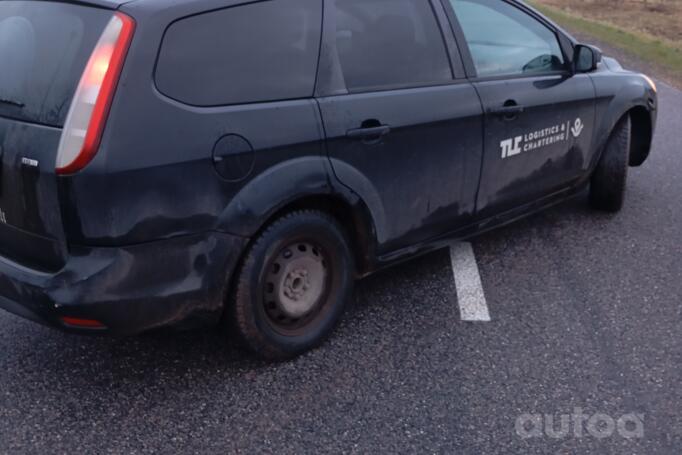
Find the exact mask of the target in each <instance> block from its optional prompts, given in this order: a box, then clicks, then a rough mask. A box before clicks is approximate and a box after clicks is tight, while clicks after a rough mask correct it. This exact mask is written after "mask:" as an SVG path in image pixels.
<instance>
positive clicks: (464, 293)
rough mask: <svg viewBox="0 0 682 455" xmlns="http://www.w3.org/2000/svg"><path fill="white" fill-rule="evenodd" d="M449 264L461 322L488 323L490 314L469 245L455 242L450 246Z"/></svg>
mask: <svg viewBox="0 0 682 455" xmlns="http://www.w3.org/2000/svg"><path fill="white" fill-rule="evenodd" d="M450 262H451V263H452V273H453V274H454V276H455V286H456V288H457V302H458V303H459V313H460V315H461V317H462V321H472V322H477V321H480V322H489V321H490V312H489V311H488V305H487V303H486V301H485V294H484V293H483V285H482V284H481V276H480V275H479V273H478V264H477V263H476V256H475V255H474V250H473V248H472V247H471V243H468V242H456V243H453V244H452V245H450Z"/></svg>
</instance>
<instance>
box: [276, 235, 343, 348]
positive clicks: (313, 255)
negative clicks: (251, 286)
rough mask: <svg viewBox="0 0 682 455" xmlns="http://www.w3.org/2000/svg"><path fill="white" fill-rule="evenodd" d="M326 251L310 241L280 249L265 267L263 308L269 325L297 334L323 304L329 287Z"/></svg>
mask: <svg viewBox="0 0 682 455" xmlns="http://www.w3.org/2000/svg"><path fill="white" fill-rule="evenodd" d="M331 276H332V273H331V269H330V261H329V259H328V254H327V253H326V251H325V250H324V249H323V248H322V247H321V246H320V245H318V244H317V243H315V242H312V241H310V240H300V241H295V242H291V243H289V244H287V245H286V246H284V247H282V248H280V249H279V250H278V252H277V254H275V255H274V256H273V257H272V259H271V260H270V261H269V262H268V264H267V266H266V269H265V280H264V286H263V307H264V309H265V314H266V316H267V319H268V322H269V323H270V325H271V326H272V327H273V328H274V329H275V330H277V331H278V332H280V333H283V334H285V335H298V334H300V332H301V331H302V329H304V328H305V327H306V326H307V325H308V324H309V323H310V322H311V321H313V320H314V319H315V318H316V317H317V316H318V315H319V314H320V312H321V310H322V309H323V308H324V306H325V302H326V300H327V297H328V295H329V290H330V287H331V283H330V281H331Z"/></svg>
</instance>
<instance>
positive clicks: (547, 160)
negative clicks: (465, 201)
mask: <svg viewBox="0 0 682 455" xmlns="http://www.w3.org/2000/svg"><path fill="white" fill-rule="evenodd" d="M448 1H449V3H450V5H451V6H452V8H453V11H454V13H455V15H456V17H457V24H456V27H457V26H459V33H460V35H459V36H460V41H465V43H460V44H462V45H463V47H465V51H467V55H465V58H469V59H470V60H469V61H470V65H471V66H472V67H473V71H475V76H474V78H473V81H474V86H475V87H476V90H477V91H478V94H479V95H480V97H481V102H482V104H483V109H484V111H485V113H486V115H485V136H484V149H485V151H484V159H483V167H482V172H481V188H480V191H479V195H478V201H477V206H478V214H479V216H480V217H487V216H490V215H494V214H497V213H500V212H504V211H506V210H508V209H512V208H515V207H518V206H521V205H523V204H525V203H529V202H533V201H536V200H538V199H541V198H542V197H544V196H550V195H552V194H553V193H555V192H557V191H561V190H563V189H565V188H567V187H569V186H570V185H571V184H572V183H574V182H576V181H577V180H578V179H579V178H580V177H581V176H584V175H585V173H586V171H587V170H588V168H589V166H590V160H589V158H590V147H591V143H592V134H593V127H594V121H595V89H594V85H593V83H592V81H591V79H590V77H589V76H588V75H585V74H579V75H573V74H572V72H571V71H570V66H569V61H568V60H569V59H568V58H566V56H565V55H564V54H565V52H563V51H562V47H561V45H560V42H559V39H558V36H557V34H556V33H555V31H554V30H552V29H551V28H550V27H549V26H548V25H547V24H545V23H544V22H542V21H541V20H539V19H538V18H536V17H535V16H533V15H531V14H530V13H529V12H527V11H525V10H523V9H521V8H519V7H518V6H517V5H515V4H512V3H507V2H504V1H500V0H448Z"/></svg>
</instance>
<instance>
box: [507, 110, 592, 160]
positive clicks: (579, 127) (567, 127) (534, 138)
mask: <svg viewBox="0 0 682 455" xmlns="http://www.w3.org/2000/svg"><path fill="white" fill-rule="evenodd" d="M584 129H585V124H584V123H583V121H582V119H580V118H577V119H576V120H575V122H566V123H562V124H560V125H554V126H550V127H548V128H544V129H541V130H538V131H533V132H531V133H526V134H524V135H522V136H516V137H513V138H511V139H505V140H504V141H501V142H500V149H501V150H502V159H504V158H509V157H511V156H516V155H519V154H521V153H522V152H530V151H533V150H538V149H542V148H545V147H548V146H550V145H553V144H558V143H561V142H566V141H569V140H571V136H572V137H574V138H576V139H577V138H578V137H580V135H581V134H582V133H583V130H584Z"/></svg>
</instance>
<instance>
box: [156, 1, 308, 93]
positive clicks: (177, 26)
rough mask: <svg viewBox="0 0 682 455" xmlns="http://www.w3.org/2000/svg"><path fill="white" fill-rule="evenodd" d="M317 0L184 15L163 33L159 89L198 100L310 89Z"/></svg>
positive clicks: (284, 2)
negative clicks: (187, 16) (185, 17)
mask: <svg viewBox="0 0 682 455" xmlns="http://www.w3.org/2000/svg"><path fill="white" fill-rule="evenodd" d="M321 33H322V2H321V0H268V1H262V2H258V3H251V4H248V5H243V6H236V7H233V8H228V9H224V10H221V11H216V12H211V13H205V14H201V15H198V16H193V17H190V18H188V19H183V20H181V21H178V22H176V23H174V24H173V25H171V26H170V27H169V29H168V31H167V32H166V36H165V37H164V40H163V44H162V47H161V53H160V55H159V62H158V66H157V70H156V84H157V86H158V88H159V90H160V91H161V92H162V93H164V94H166V95H168V96H170V97H171V98H175V99H177V100H179V101H182V102H185V103H188V104H193V105H197V106H218V105H228V104H240V103H253V102H262V101H276V100H285V99H294V98H306V97H311V96H312V95H313V91H314V86H315V77H316V72H317V60H318V56H319V47H320V35H321Z"/></svg>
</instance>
